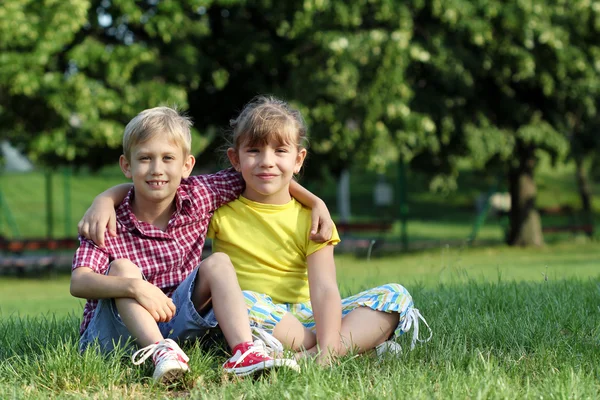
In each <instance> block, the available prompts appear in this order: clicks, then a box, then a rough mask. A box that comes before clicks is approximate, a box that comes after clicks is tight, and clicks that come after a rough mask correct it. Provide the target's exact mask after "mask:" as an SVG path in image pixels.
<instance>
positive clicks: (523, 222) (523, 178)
mask: <svg viewBox="0 0 600 400" xmlns="http://www.w3.org/2000/svg"><path fill="white" fill-rule="evenodd" d="M516 150H517V151H516V154H515V155H516V156H517V157H518V165H516V166H514V167H511V168H510V171H509V177H508V180H509V186H510V199H511V207H510V213H509V217H510V228H509V233H508V238H507V241H508V244H510V245H511V246H543V245H544V236H543V234H542V221H541V218H540V214H539V213H538V212H537V210H536V209H535V197H536V192H537V188H536V185H535V180H534V179H533V175H534V170H535V163H536V161H535V154H534V151H535V147H533V146H525V145H524V144H522V143H519V144H518V145H517V149H516Z"/></svg>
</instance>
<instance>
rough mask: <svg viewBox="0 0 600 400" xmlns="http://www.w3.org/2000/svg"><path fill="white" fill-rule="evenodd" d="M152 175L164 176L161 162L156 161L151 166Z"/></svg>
mask: <svg viewBox="0 0 600 400" xmlns="http://www.w3.org/2000/svg"><path fill="white" fill-rule="evenodd" d="M150 173H151V174H152V175H162V173H163V165H162V163H161V162H160V161H155V162H153V163H152V164H151V168H150Z"/></svg>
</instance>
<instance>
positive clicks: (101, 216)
mask: <svg viewBox="0 0 600 400" xmlns="http://www.w3.org/2000/svg"><path fill="white" fill-rule="evenodd" d="M132 187H133V184H131V183H122V184H120V185H117V186H113V187H111V188H110V189H107V190H105V191H104V192H102V193H100V194H99V195H98V196H96V198H95V199H94V201H93V202H92V205H91V206H90V208H88V209H87V211H86V212H85V214H84V215H83V217H82V218H81V221H79V223H78V224H77V230H78V232H79V234H80V235H81V236H83V237H85V238H87V239H90V240H91V241H93V242H94V243H96V244H97V245H98V246H99V247H104V232H105V231H106V228H107V227H108V234H109V235H111V236H117V215H116V213H115V207H116V206H117V205H119V204H121V202H122V201H123V199H124V198H125V196H127V193H129V190H131V188H132Z"/></svg>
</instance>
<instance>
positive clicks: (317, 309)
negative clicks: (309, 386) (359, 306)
mask: <svg viewBox="0 0 600 400" xmlns="http://www.w3.org/2000/svg"><path fill="white" fill-rule="evenodd" d="M307 262H308V285H309V287H310V302H311V303H312V306H313V313H314V317H315V326H316V330H317V345H318V346H319V350H320V353H319V355H318V356H317V361H318V362H319V363H321V364H329V363H330V362H331V358H332V357H335V356H336V355H337V354H338V353H339V352H340V350H341V345H342V344H341V338H340V331H341V328H342V299H341V297H340V291H339V289H338V286H337V281H336V274H335V262H334V259H333V246H332V245H328V246H325V247H323V248H322V249H320V250H317V251H316V252H314V253H312V254H311V255H309V256H308V257H307Z"/></svg>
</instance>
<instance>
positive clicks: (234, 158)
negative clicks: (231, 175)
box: [227, 147, 240, 172]
mask: <svg viewBox="0 0 600 400" xmlns="http://www.w3.org/2000/svg"><path fill="white" fill-rule="evenodd" d="M227 157H228V158H229V162H230V163H231V166H232V167H233V169H235V170H236V171H238V172H239V171H240V158H239V157H238V153H237V151H236V150H235V149H234V148H233V147H230V148H228V149H227Z"/></svg>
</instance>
